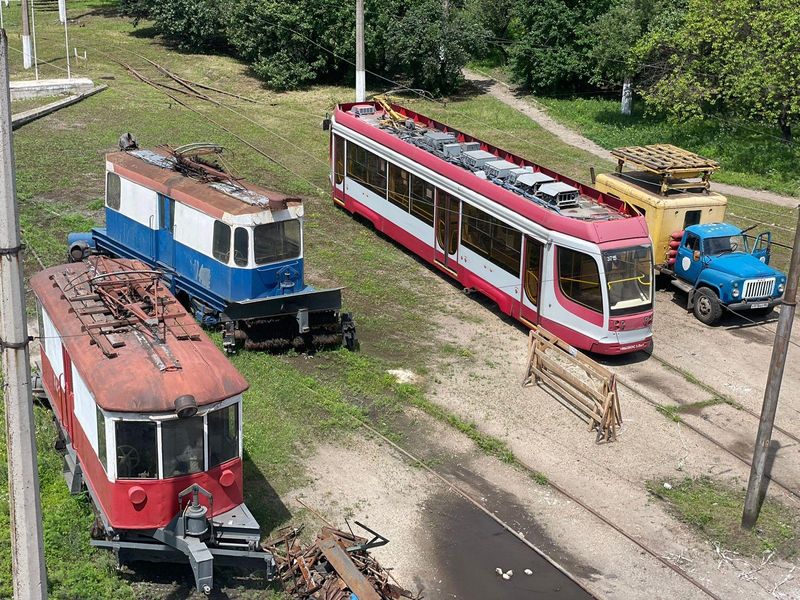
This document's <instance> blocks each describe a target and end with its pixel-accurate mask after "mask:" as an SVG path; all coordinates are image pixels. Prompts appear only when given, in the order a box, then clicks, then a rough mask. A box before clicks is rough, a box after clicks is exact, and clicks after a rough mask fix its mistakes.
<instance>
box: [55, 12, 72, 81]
mask: <svg viewBox="0 0 800 600" xmlns="http://www.w3.org/2000/svg"><path fill="white" fill-rule="evenodd" d="M62 11H63V18H62ZM58 16H59V18H60V19H61V22H62V23H63V24H64V47H65V48H66V50H67V79H72V68H71V67H70V64H69V31H67V0H58Z"/></svg>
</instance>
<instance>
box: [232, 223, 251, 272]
mask: <svg viewBox="0 0 800 600" xmlns="http://www.w3.org/2000/svg"><path fill="white" fill-rule="evenodd" d="M249 244H250V236H249V235H247V229H245V228H244V227H237V228H236V231H234V233H233V262H234V263H236V266H237V267H246V266H247V256H248V254H250V252H249V248H248V246H249Z"/></svg>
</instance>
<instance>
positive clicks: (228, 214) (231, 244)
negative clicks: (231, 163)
mask: <svg viewBox="0 0 800 600" xmlns="http://www.w3.org/2000/svg"><path fill="white" fill-rule="evenodd" d="M126 139H127V140H128V144H127V148H126V149H125V150H122V151H119V152H113V153H110V154H108V155H107V156H106V193H105V214H106V226H105V227H103V228H95V229H93V230H92V231H91V232H88V233H77V234H71V235H70V236H69V240H68V244H69V257H70V259H71V260H82V259H83V258H85V257H86V256H88V255H89V254H92V253H98V252H99V253H104V254H111V255H113V256H120V257H125V258H134V259H138V260H141V261H144V262H145V263H147V264H149V265H151V266H152V267H154V268H157V269H160V270H162V271H163V272H164V275H165V277H164V278H165V280H166V281H167V282H168V283H169V285H170V288H171V291H172V292H173V294H175V296H176V297H177V298H178V300H180V301H181V303H182V304H184V306H186V307H187V309H188V310H190V311H191V312H192V313H193V314H194V315H195V317H196V318H197V319H198V320H199V321H201V322H202V323H203V324H204V325H207V326H222V328H223V331H224V346H225V348H226V349H227V350H229V351H232V350H233V349H234V348H235V347H236V346H237V345H244V347H245V348H246V349H251V350H284V349H288V348H290V347H294V348H297V349H300V348H305V349H307V348H309V347H319V346H332V345H338V344H340V343H342V341H344V343H345V345H346V346H347V347H348V348H349V349H351V350H352V349H355V346H356V345H357V340H356V338H355V327H354V324H353V322H352V319H351V318H350V316H349V315H348V314H343V313H341V303H342V296H341V288H338V289H329V290H316V289H314V288H313V287H311V286H309V285H306V283H305V280H304V272H303V203H302V199H300V198H296V197H288V196H286V195H283V194H280V193H277V192H273V191H269V190H266V189H263V188H260V187H257V186H254V185H251V184H249V183H246V182H244V181H242V180H240V179H234V178H233V177H231V176H230V175H229V174H227V173H225V172H224V170H223V169H222V168H221V167H220V166H219V164H217V162H216V161H215V156H217V155H219V154H220V153H221V152H222V148H221V147H220V146H215V145H211V144H192V145H188V146H182V147H180V148H176V149H174V150H173V149H170V148H168V147H159V148H156V149H153V150H140V149H138V147H137V146H136V145H135V142H133V143H131V142H130V140H131V139H132V138H130V137H127V138H126V137H125V136H123V138H122V140H121V144H120V145H121V147H122V146H123V142H124V141H125V140H126Z"/></svg>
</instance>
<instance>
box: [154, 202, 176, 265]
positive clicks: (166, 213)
mask: <svg viewBox="0 0 800 600" xmlns="http://www.w3.org/2000/svg"><path fill="white" fill-rule="evenodd" d="M174 218H175V201H174V200H173V199H172V198H168V197H166V196H162V195H161V194H159V195H158V232H157V233H156V237H157V238H158V243H157V244H156V251H157V253H158V255H157V257H156V259H157V260H158V262H159V263H161V264H164V265H168V266H172V265H173V264H174V262H175V240H174V238H173V233H172V232H173V231H174V230H175V224H174V223H173V222H172V220H173V219H174Z"/></svg>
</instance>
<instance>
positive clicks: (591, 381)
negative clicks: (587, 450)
mask: <svg viewBox="0 0 800 600" xmlns="http://www.w3.org/2000/svg"><path fill="white" fill-rule="evenodd" d="M576 367H577V368H576ZM578 370H580V371H582V372H583V376H580V375H578V374H577V373H576V371H578ZM540 383H545V384H547V385H548V387H550V388H551V389H553V390H555V391H556V392H558V394H559V396H561V398H562V399H563V400H565V401H566V402H567V403H569V404H570V405H571V406H572V407H573V408H574V409H576V411H577V413H578V414H579V415H581V416H582V417H584V418H585V419H586V421H587V422H588V424H589V431H593V430H596V431H597V441H598V442H600V441H606V442H608V441H616V440H617V428H618V427H619V426H621V425H622V410H621V409H620V405H619V394H618V393H617V380H616V376H615V375H614V374H613V373H611V372H610V371H609V370H608V369H606V368H605V367H603V366H601V365H600V364H598V363H596V362H595V361H593V360H592V359H590V358H589V357H587V356H586V355H584V354H581V353H580V352H579V351H578V350H576V349H575V348H573V347H572V346H570V345H569V344H567V343H566V342H565V341H563V340H562V339H560V338H558V337H556V336H555V335H553V334H552V333H550V332H549V331H546V330H544V329H542V328H541V327H540V328H538V329H533V330H531V333H530V336H529V338H528V366H527V370H526V372H525V378H524V379H523V381H522V386H523V387H528V386H532V385H538V384H540Z"/></svg>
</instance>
